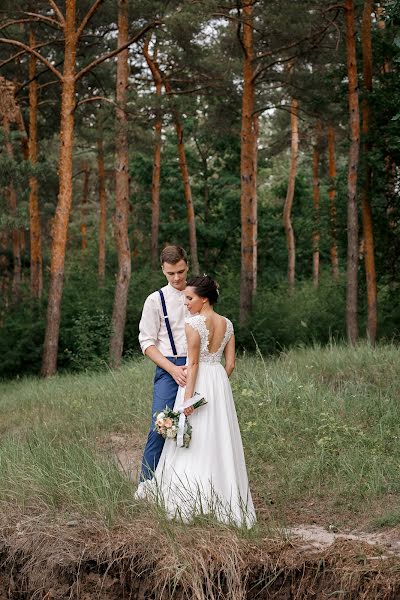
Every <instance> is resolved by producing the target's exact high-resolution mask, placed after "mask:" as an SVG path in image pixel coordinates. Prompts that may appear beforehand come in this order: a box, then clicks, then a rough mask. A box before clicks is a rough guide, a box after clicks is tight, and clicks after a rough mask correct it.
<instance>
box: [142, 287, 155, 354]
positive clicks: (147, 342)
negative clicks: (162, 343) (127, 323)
mask: <svg viewBox="0 0 400 600" xmlns="http://www.w3.org/2000/svg"><path fill="white" fill-rule="evenodd" d="M159 329H160V315H159V311H158V306H157V304H156V302H155V299H154V297H153V296H149V297H148V298H147V300H146V301H145V303H144V306H143V312H142V317H141V319H140V323H139V344H140V347H141V349H142V352H143V354H145V353H146V350H147V348H148V347H149V346H156V347H157V339H158V332H159Z"/></svg>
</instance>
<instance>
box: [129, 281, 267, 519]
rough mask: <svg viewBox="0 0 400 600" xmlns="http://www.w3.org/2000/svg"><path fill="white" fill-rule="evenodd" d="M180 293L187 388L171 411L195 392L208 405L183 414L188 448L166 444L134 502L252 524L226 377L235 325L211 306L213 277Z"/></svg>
mask: <svg viewBox="0 0 400 600" xmlns="http://www.w3.org/2000/svg"><path fill="white" fill-rule="evenodd" d="M184 293H185V298H186V300H185V304H186V306H187V308H188V310H189V312H190V315H191V316H190V317H189V318H187V319H185V333H186V337H187V344H188V359H187V383H186V388H179V390H178V393H177V396H176V401H175V406H174V410H178V409H179V407H180V406H182V403H183V402H184V401H185V400H187V399H189V398H191V397H192V396H193V395H194V393H195V392H198V393H200V394H201V396H203V397H204V398H205V399H206V400H207V404H206V405H204V406H201V407H199V408H198V409H196V410H194V409H193V408H192V407H191V408H187V409H185V411H184V412H185V414H186V416H189V415H190V424H191V425H192V428H193V432H192V439H191V441H190V446H189V448H184V447H178V446H177V444H176V442H175V440H170V439H167V440H166V441H165V445H164V449H163V451H162V454H161V457H160V461H159V463H158V466H157V468H156V470H155V472H154V476H153V478H152V479H150V480H147V481H144V482H142V483H140V484H139V488H138V490H137V492H136V497H137V498H152V499H154V500H156V501H157V502H158V503H159V504H161V505H162V506H164V508H165V510H166V512H167V514H168V516H169V517H171V518H178V519H181V520H182V521H184V522H188V521H190V520H192V519H193V517H195V516H196V515H204V514H211V515H213V516H215V517H216V518H217V519H218V520H219V521H222V522H224V523H232V524H235V525H238V526H246V527H251V526H252V525H253V524H254V523H255V520H256V516H255V511H254V506H253V501H252V497H251V493H250V489H249V483H248V478H247V471H246V464H245V459H244V453H243V446H242V440H241V436H240V430H239V425H238V420H237V416H236V410H235V406H234V402H233V397H232V390H231V386H230V383H229V379H228V377H229V376H230V375H231V373H232V371H233V369H234V367H235V338H234V334H233V325H232V323H231V322H230V321H229V319H227V318H226V317H222V316H220V315H218V314H217V313H216V312H215V311H214V309H213V305H214V304H215V302H216V301H217V299H218V287H217V284H216V282H215V281H214V280H213V279H211V277H208V276H207V275H204V276H199V277H194V278H192V279H190V280H189V281H188V283H187V287H186V289H185V292H184ZM222 355H224V358H225V367H223V366H222V364H221V358H222Z"/></svg>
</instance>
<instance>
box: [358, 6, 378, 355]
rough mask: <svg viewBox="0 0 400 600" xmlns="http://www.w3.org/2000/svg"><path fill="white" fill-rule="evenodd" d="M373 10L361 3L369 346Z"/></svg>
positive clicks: (373, 321) (371, 329)
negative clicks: (370, 122)
mask: <svg viewBox="0 0 400 600" xmlns="http://www.w3.org/2000/svg"><path fill="white" fill-rule="evenodd" d="M372 9H373V2H372V0H365V1H364V11H363V19H362V30H361V42H362V57H363V82H364V87H365V92H366V95H365V97H364V98H363V101H362V104H361V107H362V134H363V138H364V139H363V150H364V153H363V154H364V182H363V189H362V191H361V208H362V223H363V236H364V264H365V276H366V282H367V311H368V312H367V314H368V317H367V336H368V339H369V341H370V342H371V344H373V345H374V344H375V342H376V330H377V324H378V316H377V291H376V273H375V253H374V234H373V221H372V210H371V180H372V171H371V167H370V164H369V154H370V150H371V143H370V142H369V141H368V135H369V120H370V105H369V94H370V93H371V92H372V40H371V13H372Z"/></svg>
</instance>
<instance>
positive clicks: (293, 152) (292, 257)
mask: <svg viewBox="0 0 400 600" xmlns="http://www.w3.org/2000/svg"><path fill="white" fill-rule="evenodd" d="M298 110H299V103H298V101H297V100H296V99H295V98H293V99H292V103H291V111H290V129H291V149H290V171H289V181H288V188H287V193H286V200H285V205H284V207H283V225H284V227H285V232H286V244H287V249H288V284H289V292H292V291H293V289H294V280H295V266H296V243H295V238H294V231H293V226H292V218H291V215H292V206H293V198H294V190H295V185H296V174H297V159H298V155H299V129H298Z"/></svg>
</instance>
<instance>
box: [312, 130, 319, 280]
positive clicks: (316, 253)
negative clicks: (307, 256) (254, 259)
mask: <svg viewBox="0 0 400 600" xmlns="http://www.w3.org/2000/svg"><path fill="white" fill-rule="evenodd" d="M320 143H321V121H320V120H318V122H317V125H316V130H315V143H314V146H313V206H314V231H313V235H312V246H313V284H314V286H315V287H317V286H318V283H319V242H320V198H321V193H320V187H319V161H320Z"/></svg>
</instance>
